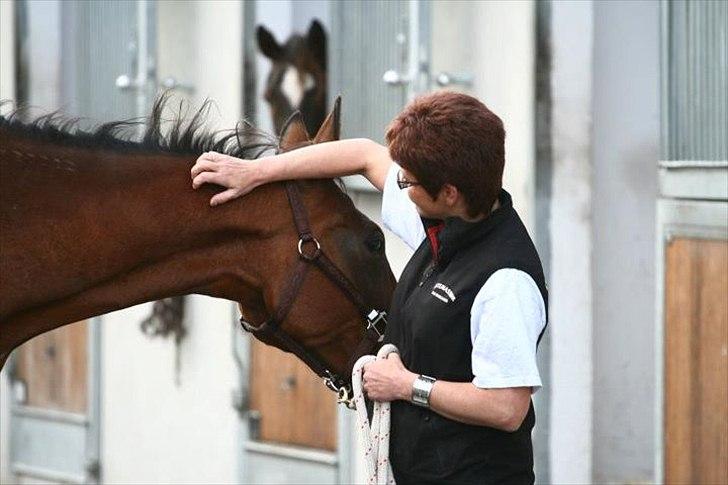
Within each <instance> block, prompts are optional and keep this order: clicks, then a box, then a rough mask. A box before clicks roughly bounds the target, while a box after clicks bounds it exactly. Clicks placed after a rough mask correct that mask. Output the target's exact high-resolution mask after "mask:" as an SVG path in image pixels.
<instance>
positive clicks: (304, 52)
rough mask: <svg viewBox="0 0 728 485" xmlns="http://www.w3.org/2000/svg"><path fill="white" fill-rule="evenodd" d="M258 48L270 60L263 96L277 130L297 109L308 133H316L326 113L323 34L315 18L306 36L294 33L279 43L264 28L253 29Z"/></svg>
mask: <svg viewBox="0 0 728 485" xmlns="http://www.w3.org/2000/svg"><path fill="white" fill-rule="evenodd" d="M256 37H257V40H258V48H259V49H260V51H261V52H262V53H263V55H264V56H266V57H267V58H268V59H270V60H271V63H272V65H271V70H270V73H269V74H268V79H267V81H266V86H265V93H264V95H263V96H264V98H265V100H266V101H267V102H268V104H269V105H270V110H271V117H272V119H273V125H274V126H275V129H276V132H278V133H280V131H281V129H282V128H283V124H284V123H285V121H286V119H288V117H289V116H290V115H291V113H293V112H294V111H300V112H301V114H302V115H303V119H304V121H305V123H306V128H307V129H308V132H309V133H316V132H317V131H318V130H319V127H320V126H321V123H323V121H324V117H325V116H326V96H327V89H326V83H327V79H326V33H325V32H324V28H323V26H322V25H321V24H320V23H319V21H318V20H314V21H313V22H311V25H310V27H309V29H308V33H307V34H306V35H305V36H301V35H299V34H293V35H292V36H291V37H289V38H288V40H287V41H286V42H285V43H284V44H279V43H278V42H277V41H276V39H275V37H273V34H271V33H270V31H268V30H267V29H266V28H265V27H263V26H262V25H261V26H258V29H257V31H256Z"/></svg>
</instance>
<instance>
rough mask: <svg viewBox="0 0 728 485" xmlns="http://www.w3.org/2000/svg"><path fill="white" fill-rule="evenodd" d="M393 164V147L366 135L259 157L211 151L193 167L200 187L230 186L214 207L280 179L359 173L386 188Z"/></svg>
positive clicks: (194, 182) (194, 181)
mask: <svg viewBox="0 0 728 485" xmlns="http://www.w3.org/2000/svg"><path fill="white" fill-rule="evenodd" d="M391 163H392V159H391V158H390V157H389V150H387V148H386V147H384V146H382V145H380V144H379V143H376V142H374V141H372V140H369V139H366V138H354V139H350V140H340V141H331V142H326V143H318V144H316V145H310V146H307V147H303V148H299V149H297V150H293V151H290V152H286V153H282V154H280V155H273V156H269V157H263V158H260V159H257V160H244V159H240V158H235V157H231V156H229V155H223V154H221V153H216V152H207V153H203V154H202V155H201V156H200V157H199V158H198V159H197V161H196V162H195V165H194V166H193V167H192V171H191V176H192V187H193V188H195V189H196V188H198V187H200V186H201V185H203V184H206V183H211V184H217V185H221V186H223V187H226V188H227V190H225V191H223V192H220V193H219V194H216V195H215V196H214V197H212V199H210V205H213V206H214V205H219V204H222V203H224V202H227V201H229V200H232V199H234V198H236V197H240V196H241V195H245V194H247V193H248V192H250V191H251V190H253V189H254V188H256V187H258V186H259V185H263V184H267V183H270V182H277V181H280V180H292V179H306V178H334V177H342V176H344V175H355V174H359V175H363V176H365V177H366V178H367V179H368V180H369V182H371V183H372V185H374V186H375V187H376V188H377V189H379V190H382V187H383V186H384V180H385V179H386V177H387V171H388V170H389V167H390V165H391Z"/></svg>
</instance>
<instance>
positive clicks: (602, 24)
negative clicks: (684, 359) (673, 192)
mask: <svg viewBox="0 0 728 485" xmlns="http://www.w3.org/2000/svg"><path fill="white" fill-rule="evenodd" d="M659 39H660V6H659V4H658V3H657V2H653V1H649V0H648V1H632V0H630V1H619V2H596V3H595V4H594V93H595V94H594V96H593V106H594V133H593V139H594V146H593V150H594V152H593V153H594V224H593V231H594V232H593V237H594V343H593V348H594V351H593V352H594V356H593V357H594V450H593V460H594V475H593V478H594V480H595V481H596V482H602V483H603V482H637V481H644V482H648V481H650V480H651V478H652V476H653V475H652V472H653V456H654V448H655V445H656V443H655V442H654V405H653V403H654V391H655V382H656V381H655V378H654V372H655V367H654V358H655V345H654V332H655V326H654V322H655V308H654V301H655V267H654V266H655V227H656V225H655V201H656V200H657V194H658V189H657V168H656V167H657V160H658V159H659V141H660V46H659ZM657 446H661V444H657Z"/></svg>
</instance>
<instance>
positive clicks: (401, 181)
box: [397, 170, 422, 189]
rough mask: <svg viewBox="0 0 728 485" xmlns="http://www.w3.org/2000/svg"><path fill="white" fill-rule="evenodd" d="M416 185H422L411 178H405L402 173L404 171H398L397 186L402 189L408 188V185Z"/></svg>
mask: <svg viewBox="0 0 728 485" xmlns="http://www.w3.org/2000/svg"><path fill="white" fill-rule="evenodd" d="M414 185H422V184H420V183H419V182H412V181H411V180H407V179H406V178H404V175H403V174H402V171H401V170H400V171H399V173H397V186H398V187H399V188H400V189H406V188H408V187H412V186H414Z"/></svg>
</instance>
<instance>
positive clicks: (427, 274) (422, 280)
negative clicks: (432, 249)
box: [417, 262, 437, 286]
mask: <svg viewBox="0 0 728 485" xmlns="http://www.w3.org/2000/svg"><path fill="white" fill-rule="evenodd" d="M435 266H437V263H435V262H432V263H430V265H429V266H428V267H427V268H425V271H423V272H422V277H421V278H420V283H419V284H418V285H417V286H422V285H424V284H425V281H427V280H428V279H429V278H430V276H432V273H434V272H435Z"/></svg>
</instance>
